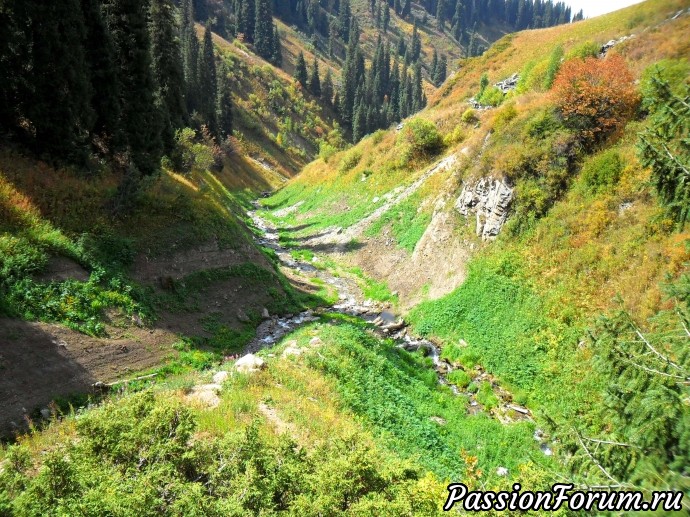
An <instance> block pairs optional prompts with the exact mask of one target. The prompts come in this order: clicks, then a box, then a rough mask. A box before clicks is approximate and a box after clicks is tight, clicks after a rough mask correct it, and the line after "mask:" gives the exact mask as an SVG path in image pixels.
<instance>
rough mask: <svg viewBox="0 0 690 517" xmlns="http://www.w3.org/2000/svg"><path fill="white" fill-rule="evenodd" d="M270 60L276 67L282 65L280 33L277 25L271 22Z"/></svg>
mask: <svg viewBox="0 0 690 517" xmlns="http://www.w3.org/2000/svg"><path fill="white" fill-rule="evenodd" d="M271 61H272V63H273V64H274V65H276V66H278V67H280V66H282V65H283V51H282V48H281V45H280V34H279V33H278V26H277V25H276V24H275V23H274V24H273V54H272V57H271Z"/></svg>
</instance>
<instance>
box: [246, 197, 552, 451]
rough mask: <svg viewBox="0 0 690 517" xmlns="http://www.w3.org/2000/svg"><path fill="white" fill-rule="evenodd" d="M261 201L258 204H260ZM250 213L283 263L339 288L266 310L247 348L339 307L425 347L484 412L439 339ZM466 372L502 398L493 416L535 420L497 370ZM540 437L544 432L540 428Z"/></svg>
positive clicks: (376, 329)
mask: <svg viewBox="0 0 690 517" xmlns="http://www.w3.org/2000/svg"><path fill="white" fill-rule="evenodd" d="M256 206H257V208H258V205H256ZM247 215H248V216H249V217H250V218H251V219H252V221H253V223H254V225H255V227H256V228H257V229H258V231H259V235H258V236H257V237H256V241H257V243H258V244H259V245H261V246H264V247H266V248H270V249H272V250H273V251H274V252H275V253H276V256H277V257H278V260H279V261H280V264H281V266H282V267H284V268H287V269H288V270H291V271H292V272H293V273H296V274H299V275H303V276H307V277H313V278H319V279H321V281H323V282H324V283H326V284H328V285H330V286H332V287H333V288H334V289H335V290H336V292H337V293H338V301H337V302H336V303H335V304H333V305H332V306H330V307H325V308H321V309H319V310H317V311H311V310H308V311H304V312H301V313H299V314H289V315H286V316H283V317H276V316H274V317H270V315H268V314H264V318H265V320H264V321H263V323H261V325H260V326H259V327H258V329H257V335H256V337H255V339H254V340H252V342H251V343H249V345H248V346H247V347H246V349H245V353H247V354H253V353H255V352H258V351H259V350H261V349H264V348H268V347H272V346H273V345H275V344H276V343H277V342H278V341H280V340H281V339H282V338H283V337H284V336H286V335H287V334H289V333H290V332H292V331H293V330H295V329H297V328H298V327H300V326H301V325H304V324H306V323H309V322H313V321H317V320H319V319H320V318H319V315H320V314H323V313H327V312H337V313H340V314H345V315H349V316H354V317H358V318H361V319H362V320H364V321H366V322H367V323H370V324H371V325H372V330H371V331H372V332H373V333H374V334H375V335H377V336H378V337H380V338H390V339H393V340H394V342H395V343H396V344H397V346H398V347H399V348H401V349H404V350H406V351H408V352H416V351H420V350H421V351H422V352H423V353H424V355H426V356H427V357H430V358H431V359H432V361H433V367H434V370H435V371H436V374H437V376H438V381H439V383H440V384H443V385H446V386H449V388H450V389H451V390H452V391H453V393H455V395H457V396H464V397H466V398H467V399H468V400H469V405H468V411H469V412H470V413H471V414H476V413H480V412H483V411H485V408H484V407H483V406H482V404H481V403H480V402H479V401H478V400H477V397H476V394H475V393H473V392H471V391H468V390H467V389H466V388H461V387H459V386H456V385H454V384H453V383H452V382H450V381H449V379H448V375H449V374H450V373H451V372H452V371H453V370H455V369H457V368H456V367H455V366H454V365H452V364H450V363H449V362H448V361H446V360H444V359H442V358H441V350H440V348H439V347H438V345H437V344H436V343H434V342H432V341H430V340H427V339H424V338H422V337H419V336H415V335H414V334H413V333H412V332H411V331H410V329H409V327H408V326H407V324H406V322H405V321H404V320H403V319H402V318H400V317H398V316H397V315H396V314H395V313H394V312H393V311H392V310H391V308H390V306H387V305H385V304H381V303H378V302H374V301H372V300H362V299H361V298H362V294H361V290H360V289H359V287H358V285H357V283H356V282H355V281H354V280H352V279H349V278H345V277H341V276H335V275H334V274H332V273H331V272H329V271H328V270H327V269H321V268H317V267H315V266H314V264H313V263H308V262H304V261H300V260H297V259H295V258H294V257H293V255H292V253H290V251H289V250H288V249H286V248H285V247H284V246H283V245H282V244H280V242H279V235H278V230H277V228H276V227H275V226H274V225H273V224H271V223H269V222H268V221H266V220H265V219H264V218H262V217H261V216H260V215H258V213H257V211H256V210H251V211H249V212H248V214H247ZM317 260H318V259H317ZM467 373H468V374H469V375H470V377H472V378H473V381H474V383H475V384H479V383H484V382H488V383H489V384H490V385H491V387H492V390H493V392H494V394H495V395H496V397H497V398H498V400H499V403H498V407H496V408H494V409H492V410H491V411H490V414H491V415H492V416H493V417H495V418H497V419H499V420H500V421H502V422H504V423H510V422H516V421H524V420H531V419H532V417H531V413H530V411H529V410H528V409H527V408H525V407H523V406H520V405H518V404H515V403H514V402H513V400H512V395H511V394H510V393H509V392H508V391H507V390H505V389H503V388H502V387H501V386H500V385H499V384H498V383H497V382H496V379H495V378H494V377H493V376H492V375H490V374H488V373H487V372H485V371H483V369H481V367H476V368H475V369H473V370H472V371H469V372H467ZM539 436H542V435H541V433H540V434H539ZM535 438H536V435H535ZM547 449H548V447H547ZM542 450H545V449H544V447H542ZM545 453H546V454H548V453H550V449H548V452H547V451H546V450H545Z"/></svg>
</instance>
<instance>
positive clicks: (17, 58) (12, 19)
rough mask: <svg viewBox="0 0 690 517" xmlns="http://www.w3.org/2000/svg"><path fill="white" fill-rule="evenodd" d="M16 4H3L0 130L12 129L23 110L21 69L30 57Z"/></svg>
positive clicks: (0, 16) (0, 29)
mask: <svg viewBox="0 0 690 517" xmlns="http://www.w3.org/2000/svg"><path fill="white" fill-rule="evenodd" d="M16 7H17V6H16V5H14V4H11V3H9V2H7V3H5V4H4V5H3V6H2V7H1V8H0V77H2V80H0V130H2V131H4V130H10V131H13V132H14V131H16V130H17V125H18V124H17V122H18V115H19V113H20V112H22V111H23V100H25V99H22V95H21V87H22V81H21V73H22V71H23V69H24V67H25V66H26V63H27V62H28V61H29V56H28V53H29V48H30V47H29V45H28V41H27V34H26V31H24V30H21V28H20V23H19V22H20V20H19V16H18V13H17V12H15V10H14V9H15V8H16ZM28 97H29V96H28V95H27V96H26V100H28Z"/></svg>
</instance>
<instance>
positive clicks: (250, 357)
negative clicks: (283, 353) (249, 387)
mask: <svg viewBox="0 0 690 517" xmlns="http://www.w3.org/2000/svg"><path fill="white" fill-rule="evenodd" d="M264 368H266V362H265V361H264V360H263V359H261V358H260V357H257V356H255V355H254V354H247V355H245V356H244V357H241V358H240V359H238V360H237V362H236V363H235V370H237V371H238V372H240V373H256V372H258V371H259V370H263V369H264Z"/></svg>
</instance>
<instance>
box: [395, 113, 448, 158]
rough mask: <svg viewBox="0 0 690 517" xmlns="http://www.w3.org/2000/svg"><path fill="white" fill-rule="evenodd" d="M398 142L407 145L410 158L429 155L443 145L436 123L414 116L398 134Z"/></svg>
mask: <svg viewBox="0 0 690 517" xmlns="http://www.w3.org/2000/svg"><path fill="white" fill-rule="evenodd" d="M398 143H401V144H403V145H405V146H406V147H407V151H406V153H407V154H408V155H409V157H410V158H414V159H417V158H423V157H427V156H431V155H433V154H435V153H437V152H438V151H440V150H441V148H442V147H443V140H442V138H441V135H440V134H439V132H438V130H437V129H436V125H435V124H434V123H433V122H431V121H429V120H425V119H423V118H419V117H418V118H414V119H412V120H410V121H409V122H408V123H406V124H405V127H404V128H403V130H402V131H401V132H400V135H399V136H398Z"/></svg>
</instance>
